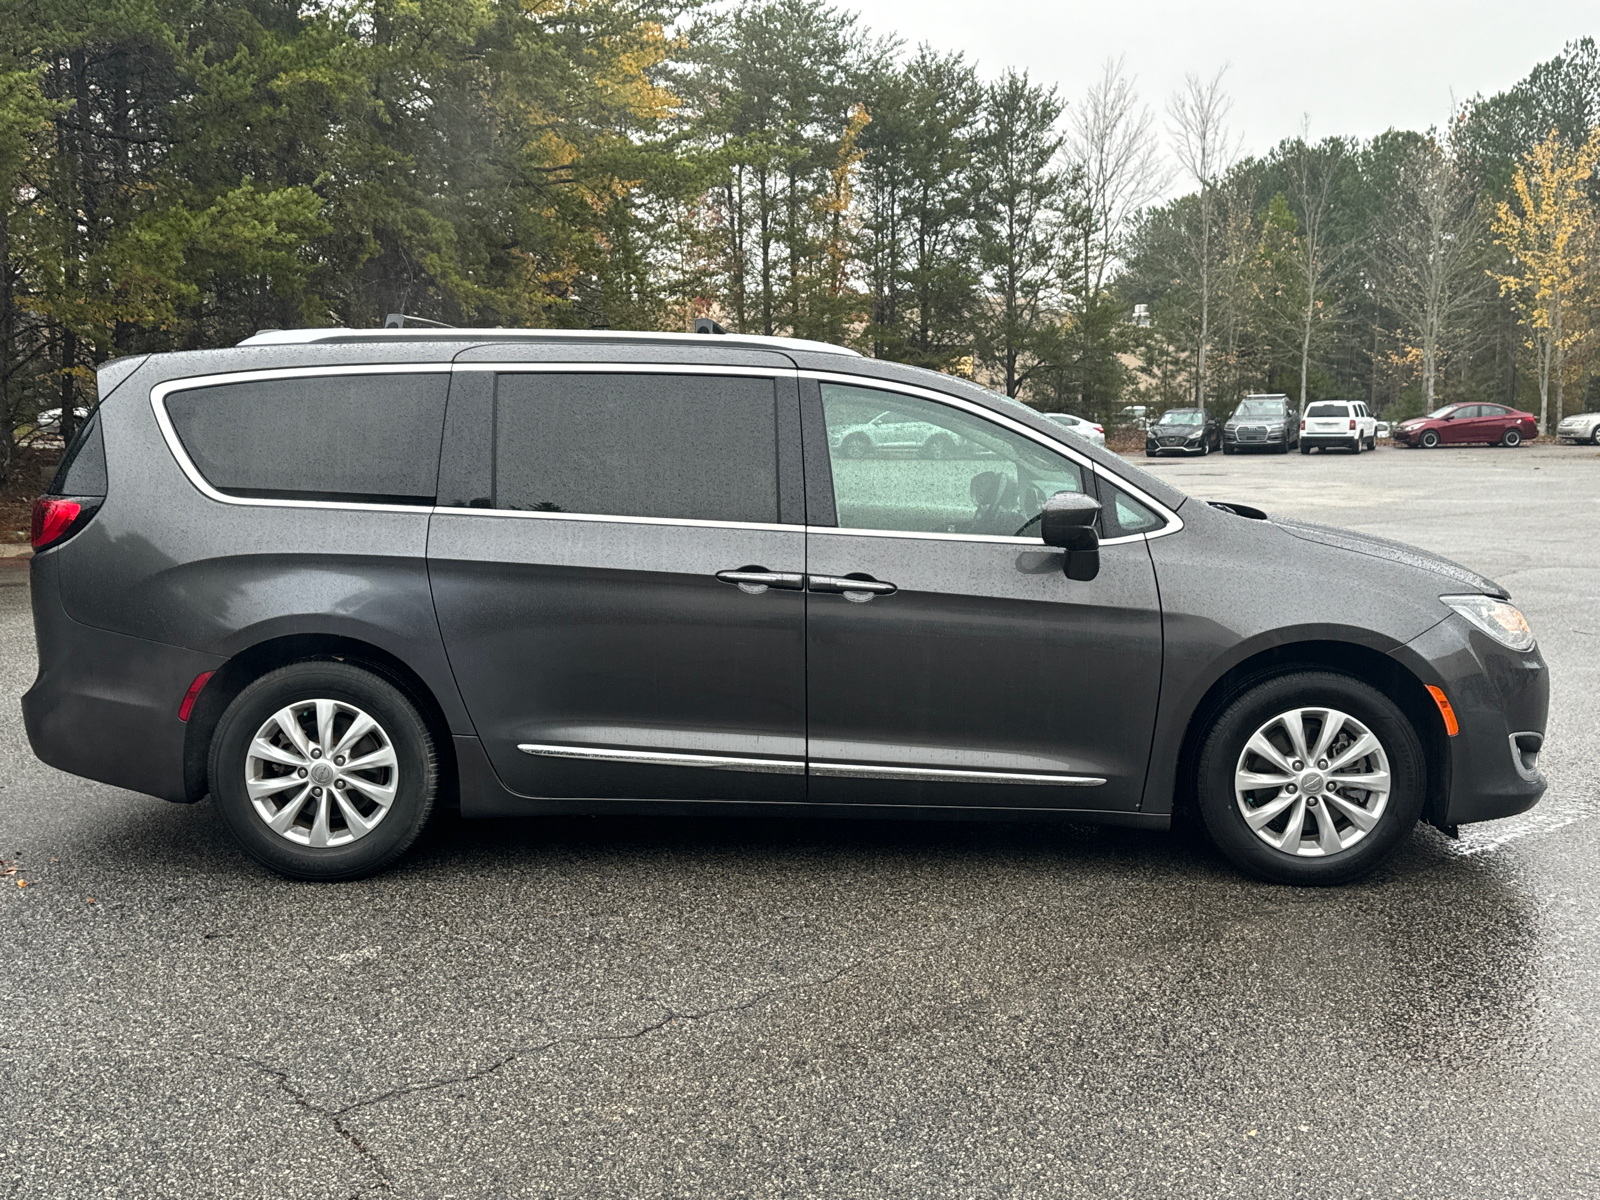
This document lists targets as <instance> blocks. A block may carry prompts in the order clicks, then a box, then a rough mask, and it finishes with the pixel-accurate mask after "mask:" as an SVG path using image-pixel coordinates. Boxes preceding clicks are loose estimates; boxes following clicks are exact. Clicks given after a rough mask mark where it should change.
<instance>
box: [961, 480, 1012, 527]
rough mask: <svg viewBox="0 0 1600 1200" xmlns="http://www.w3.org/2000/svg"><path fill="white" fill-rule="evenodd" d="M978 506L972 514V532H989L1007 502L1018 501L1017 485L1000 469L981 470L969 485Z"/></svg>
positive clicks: (974, 502)
mask: <svg viewBox="0 0 1600 1200" xmlns="http://www.w3.org/2000/svg"><path fill="white" fill-rule="evenodd" d="M967 491H968V493H969V494H970V495H971V496H972V503H973V504H974V505H975V506H976V508H975V509H974V511H973V514H972V525H971V532H972V533H989V532H992V531H993V528H994V526H995V525H996V523H997V522H998V521H999V519H1000V516H1001V513H1002V511H1003V510H1004V508H1005V506H1006V502H1007V501H1010V502H1011V503H1012V504H1015V503H1016V499H1017V485H1016V484H1014V483H1012V482H1011V480H1009V479H1007V478H1006V477H1005V476H1004V475H1002V474H1001V473H1000V472H999V471H980V472H979V473H978V474H976V475H974V476H973V477H972V483H971V484H969V485H968V487H967Z"/></svg>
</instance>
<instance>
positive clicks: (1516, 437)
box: [1500, 429, 1522, 446]
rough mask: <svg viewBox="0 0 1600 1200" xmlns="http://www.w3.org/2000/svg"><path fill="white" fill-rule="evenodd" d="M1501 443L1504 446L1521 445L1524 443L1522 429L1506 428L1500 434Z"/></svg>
mask: <svg viewBox="0 0 1600 1200" xmlns="http://www.w3.org/2000/svg"><path fill="white" fill-rule="evenodd" d="M1500 444H1501V445H1502V446H1520V445H1522V433H1521V431H1520V430H1516V429H1508V430H1506V431H1505V432H1504V433H1502V434H1501V435H1500Z"/></svg>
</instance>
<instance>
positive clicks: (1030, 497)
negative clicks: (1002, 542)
mask: <svg viewBox="0 0 1600 1200" xmlns="http://www.w3.org/2000/svg"><path fill="white" fill-rule="evenodd" d="M1026 495H1027V506H1028V507H1029V508H1031V509H1032V510H1033V516H1031V517H1029V518H1028V519H1027V520H1026V521H1024V522H1023V523H1022V527H1021V528H1020V529H1018V530H1017V531H1016V532H1015V533H1013V534H1012V535H1011V536H1012V537H1022V536H1023V535H1024V534H1025V533H1026V532H1027V530H1028V526H1030V525H1037V524H1038V523H1039V521H1040V520H1041V519H1042V518H1043V517H1044V501H1045V495H1044V489H1043V488H1041V487H1040V486H1039V485H1038V484H1037V483H1030V484H1029V485H1028V490H1027V493H1026Z"/></svg>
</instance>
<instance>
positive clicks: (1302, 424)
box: [1300, 420, 1306, 433]
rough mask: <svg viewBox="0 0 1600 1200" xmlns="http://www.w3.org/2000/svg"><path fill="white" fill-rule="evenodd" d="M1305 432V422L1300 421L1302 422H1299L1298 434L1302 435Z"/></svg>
mask: <svg viewBox="0 0 1600 1200" xmlns="http://www.w3.org/2000/svg"><path fill="white" fill-rule="evenodd" d="M1305 431H1306V423H1305V421H1304V420H1302V421H1301V422H1300V432H1301V433H1304V432H1305Z"/></svg>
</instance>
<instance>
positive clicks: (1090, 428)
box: [1041, 413, 1106, 449]
mask: <svg viewBox="0 0 1600 1200" xmlns="http://www.w3.org/2000/svg"><path fill="white" fill-rule="evenodd" d="M1041 415H1042V416H1044V417H1045V418H1046V419H1047V420H1051V421H1054V422H1055V423H1056V424H1057V425H1060V426H1061V427H1062V428H1064V429H1066V430H1067V431H1068V432H1069V433H1075V434H1077V435H1078V436H1079V437H1081V438H1082V439H1083V440H1084V441H1086V442H1092V443H1094V444H1095V445H1096V446H1099V447H1101V448H1102V449H1103V448H1104V447H1105V444H1106V427H1105V426H1104V425H1099V424H1096V423H1095V422H1093V421H1085V420H1084V419H1083V418H1082V417H1075V416H1073V415H1072V414H1071V413H1043V414H1041Z"/></svg>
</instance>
